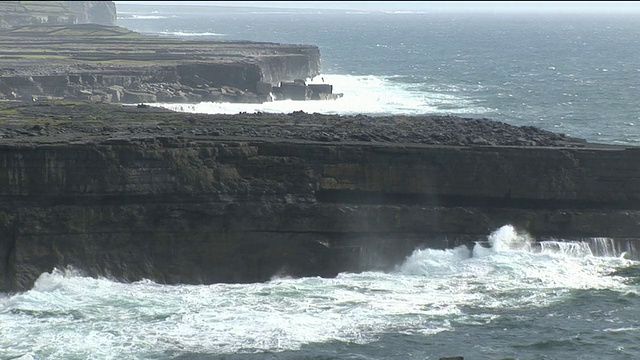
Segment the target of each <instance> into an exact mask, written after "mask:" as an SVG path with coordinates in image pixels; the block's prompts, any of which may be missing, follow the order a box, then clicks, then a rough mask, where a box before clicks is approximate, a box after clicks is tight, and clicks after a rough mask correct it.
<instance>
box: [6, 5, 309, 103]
mask: <svg viewBox="0 0 640 360" xmlns="http://www.w3.org/2000/svg"><path fill="white" fill-rule="evenodd" d="M87 3H88V2H87ZM95 6H97V5H95ZM319 73H320V51H319V49H318V47H317V46H312V45H287V44H275V43H260V42H247V41H219V40H184V39H176V38H161V37H150V36H142V35H141V34H137V33H135V32H132V31H129V30H127V29H124V28H120V27H114V26H102V25H95V24H83V25H82V24H81V25H72V26H66V25H64V26H63V25H46V26H45V25H41V26H32V27H21V28H16V29H12V30H9V31H5V32H0V99H5V100H26V101H32V100H39V99H43V98H44V99H52V98H61V99H67V100H89V101H96V102H117V103H141V102H143V103H149V102H173V103H176V102H182V103H184V102H200V101H225V102H263V101H268V100H270V99H271V97H270V95H269V94H270V92H271V90H272V85H277V84H278V83H280V82H283V81H293V80H296V79H306V78H312V77H314V76H317V75H318V74H319Z"/></svg>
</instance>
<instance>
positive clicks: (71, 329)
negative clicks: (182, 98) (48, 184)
mask: <svg viewBox="0 0 640 360" xmlns="http://www.w3.org/2000/svg"><path fill="white" fill-rule="evenodd" d="M531 242H532V239H531V238H530V237H529V236H528V235H526V234H522V233H518V232H517V231H516V230H515V229H514V228H513V227H511V226H505V227H502V228H500V229H497V230H496V231H495V232H493V233H492V234H491V235H490V236H489V237H488V240H487V243H488V244H489V245H490V247H484V246H481V245H476V246H475V247H474V248H473V249H472V250H470V249H469V248H467V247H466V246H460V247H456V248H454V249H446V250H437V249H418V250H415V251H414V253H413V254H411V255H410V256H409V257H407V259H406V260H405V261H404V262H403V263H402V264H400V265H399V266H398V267H397V268H396V269H395V270H394V271H392V272H389V273H382V272H364V273H360V274H353V273H343V274H340V275H338V276H337V277H336V278H333V279H323V278H314V277H312V278H300V279H290V278H286V279H273V280H272V281H269V282H266V283H257V284H214V285H200V286H194V285H173V286H169V285H161V284H156V283H154V282H152V281H148V280H145V281H139V282H134V283H130V284H126V283H118V282H114V281H110V280H106V279H93V278H88V277H84V276H82V275H81V274H80V273H79V272H77V271H75V270H73V269H67V270H54V271H53V272H51V273H45V274H42V276H41V277H40V278H39V279H38V280H37V281H36V283H35V285H34V287H33V289H31V290H29V291H26V292H24V293H20V294H16V295H12V296H8V295H6V296H4V297H0V358H15V357H20V356H27V357H25V358H28V356H31V357H33V358H47V359H85V358H129V359H143V358H172V357H175V356H177V355H180V354H231V353H256V352H281V351H295V350H299V349H301V348H303V347H304V346H306V345H308V344H312V343H330V342H336V341H337V342H344V343H350V344H363V345H366V344H370V343H372V342H375V341H377V340H378V339H379V338H380V336H382V334H387V333H398V334H405V335H406V336H434V335H435V334H439V333H442V332H443V331H455V329H456V326H458V327H459V326H475V325H482V324H485V325H486V324H491V323H492V322H494V321H498V319H500V318H501V317H502V316H503V315H501V314H503V312H504V311H505V310H507V309H509V311H516V310H517V309H519V310H517V311H530V310H531V309H537V308H543V307H549V306H553V305H554V304H558V303H561V302H563V301H567V299H570V298H571V296H572V295H571V294H572V293H573V292H574V291H576V290H581V291H583V290H585V289H589V290H591V291H600V290H607V291H614V292H629V291H637V289H635V288H633V287H631V286H630V285H627V284H625V282H624V281H623V280H622V278H621V277H618V276H609V275H608V274H610V273H611V272H612V271H614V270H615V269H618V268H620V267H623V266H627V265H629V264H637V263H636V262H633V261H630V260H627V259H624V258H620V257H596V256H592V255H588V256H583V254H582V253H575V252H572V251H566V249H561V248H553V247H546V248H543V249H542V250H540V249H538V248H536V247H534V246H531ZM453 324H458V325H456V326H454V325H453ZM621 326H622V325H621ZM610 327H611V326H610Z"/></svg>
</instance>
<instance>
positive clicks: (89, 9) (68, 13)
mask: <svg viewBox="0 0 640 360" xmlns="http://www.w3.org/2000/svg"><path fill="white" fill-rule="evenodd" d="M41 24H48V25H61V24H65V25H71V24H100V25H108V26H115V25H116V4H115V3H114V2H113V1H0V29H10V28H13V27H19V26H27V25H41Z"/></svg>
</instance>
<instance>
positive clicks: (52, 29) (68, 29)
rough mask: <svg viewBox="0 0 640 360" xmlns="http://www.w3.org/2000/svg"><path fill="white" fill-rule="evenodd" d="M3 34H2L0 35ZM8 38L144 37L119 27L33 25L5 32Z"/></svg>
mask: <svg viewBox="0 0 640 360" xmlns="http://www.w3.org/2000/svg"><path fill="white" fill-rule="evenodd" d="M0 34H2V33H0ZM3 35H8V36H38V37H41V36H46V37H55V36H63V37H91V38H97V39H100V38H118V39H122V38H125V39H138V38H142V37H144V35H142V34H139V33H136V32H134V31H131V30H128V29H125V28H122V27H119V26H106V25H97V24H76V25H31V26H22V27H18V28H14V29H11V30H8V31H6V32H4V34H3Z"/></svg>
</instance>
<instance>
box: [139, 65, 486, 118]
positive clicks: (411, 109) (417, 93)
mask: <svg viewBox="0 0 640 360" xmlns="http://www.w3.org/2000/svg"><path fill="white" fill-rule="evenodd" d="M323 80H324V81H323ZM323 82H324V83H327V84H331V85H333V92H334V93H342V94H343V95H344V96H343V97H342V98H339V99H337V100H328V101H327V100H317V101H293V100H285V101H274V102H267V103H263V104H235V103H211V102H202V103H198V104H166V103H157V104H151V105H154V106H159V107H165V108H168V109H171V110H175V111H181V112H191V113H205V114H237V113H240V112H247V113H254V112H267V113H291V112H293V111H300V110H302V111H304V112H307V113H321V114H342V115H355V114H368V115H394V114H404V115H417V114H443V115H444V114H451V115H464V114H486V113H489V112H491V111H493V110H492V109H488V108H485V107H483V106H480V105H479V104H477V103H476V102H475V101H474V100H471V99H468V98H466V97H464V96H462V95H459V94H452V93H441V92H435V91H434V92H430V91H424V90H419V89H417V88H416V87H417V86H419V84H406V83H402V82H395V81H393V77H384V76H372V75H369V76H356V75H331V74H328V75H320V76H317V77H315V78H314V79H313V80H312V81H309V83H312V84H313V83H323Z"/></svg>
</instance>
